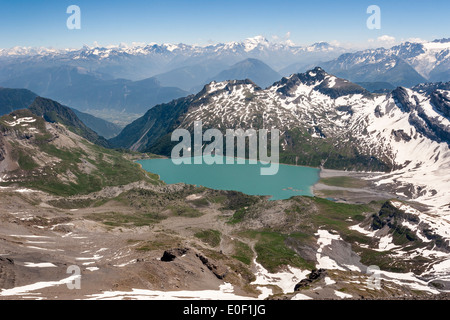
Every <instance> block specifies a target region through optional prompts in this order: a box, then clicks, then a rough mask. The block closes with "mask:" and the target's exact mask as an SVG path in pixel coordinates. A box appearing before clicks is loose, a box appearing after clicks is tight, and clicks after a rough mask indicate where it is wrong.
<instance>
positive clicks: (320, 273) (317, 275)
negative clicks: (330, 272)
mask: <svg viewBox="0 0 450 320" xmlns="http://www.w3.org/2000/svg"><path fill="white" fill-rule="evenodd" d="M326 276H327V270H325V269H314V270H312V271H311V273H310V274H309V275H308V278H305V279H303V280H301V281H300V282H299V283H297V284H296V285H295V287H294V291H299V290H300V289H302V288H304V287H307V286H309V285H310V284H311V283H313V282H315V281H319V280H321V279H323V278H325V277H326Z"/></svg>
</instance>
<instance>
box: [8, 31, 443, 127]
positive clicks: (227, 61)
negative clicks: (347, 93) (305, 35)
mask: <svg viewBox="0 0 450 320" xmlns="http://www.w3.org/2000/svg"><path fill="white" fill-rule="evenodd" d="M449 50H450V41H449V39H441V40H434V41H431V42H405V43H402V44H400V45H396V46H393V47H391V48H388V49H386V48H377V49H368V50H362V51H356V52H352V51H351V50H348V49H344V48H341V47H338V46H333V45H330V44H329V43H326V42H319V43H315V44H313V45H311V46H305V47H302V46H296V45H294V44H292V43H290V42H289V41H286V42H284V43H273V42H270V41H268V40H267V39H265V38H264V37H261V36H257V37H254V38H248V39H246V40H244V41H242V42H230V43H222V44H216V45H208V46H203V47H201V46H195V45H186V44H176V45H175V44H161V45H158V44H149V45H135V46H131V47H129V46H125V45H122V46H107V47H98V46H95V47H88V46H85V47H83V48H81V49H47V48H20V47H16V48H11V49H0V85H2V86H4V87H8V88H25V89H29V90H31V91H33V92H36V93H37V94H38V95H40V96H45V97H48V98H50V99H54V100H56V101H59V102H61V103H63V104H65V105H68V106H70V107H75V108H76V109H78V110H80V111H82V112H87V113H90V114H93V115H95V116H97V117H101V118H103V119H106V120H109V121H113V122H115V123H116V124H119V125H122V126H123V125H126V124H128V123H129V122H131V121H132V120H134V119H136V118H137V117H139V116H141V115H142V114H144V113H145V112H146V111H147V110H148V109H149V108H151V107H153V106H155V105H157V104H160V103H166V102H169V101H171V100H173V99H175V98H179V97H183V96H186V95H187V94H188V93H196V92H198V91H200V90H201V89H202V88H203V86H204V85H206V84H207V83H209V82H211V81H213V80H215V81H223V80H244V79H250V80H252V81H253V82H254V83H256V84H257V85H258V86H260V87H262V88H265V87H267V86H269V85H271V84H272V83H273V82H275V81H276V80H278V79H280V78H281V76H290V75H291V74H294V73H299V72H300V73H302V72H305V71H306V70H307V69H312V68H314V67H315V66H318V65H320V66H321V67H322V68H324V69H325V70H327V71H328V72H329V73H331V74H334V75H336V76H338V77H341V78H344V79H348V80H350V81H352V82H355V83H359V84H361V85H362V86H363V87H365V88H367V89H368V90H369V91H371V92H372V91H373V92H388V91H390V90H392V89H393V87H396V86H403V87H413V86H415V85H418V84H420V83H425V82H430V81H431V82H438V81H443V82H446V81H449V80H450V74H449V73H448V70H449V69H450V68H449V66H450V53H449V52H450V51H449ZM127 79H130V80H127Z"/></svg>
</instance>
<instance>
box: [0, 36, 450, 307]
mask: <svg viewBox="0 0 450 320" xmlns="http://www.w3.org/2000/svg"><path fill="white" fill-rule="evenodd" d="M449 50H450V42H449V41H448V40H446V39H443V40H438V41H433V42H426V43H410V42H407V43H403V44H401V45H398V46H395V47H392V48H390V49H384V48H380V49H370V50H365V51H358V52H346V50H345V49H343V48H339V47H334V46H331V45H329V44H326V43H318V44H315V45H312V46H309V47H298V46H294V45H292V44H291V43H284V44H281V43H277V44H273V43H270V42H269V41H267V40H266V39H264V38H262V37H256V38H250V39H247V40H245V41H244V42H233V43H227V44H217V45H211V46H206V47H198V46H188V45H183V44H179V45H169V44H164V45H156V44H151V45H146V46H134V47H128V46H119V47H104V48H97V47H95V48H89V47H85V48H83V49H80V50H51V49H44V48H41V49H30V48H13V49H2V50H0V70H1V77H0V81H1V85H3V86H5V88H0V110H1V112H2V116H1V117H0V299H259V300H262V299H283V300H290V299H292V300H305V299H448V298H449V295H448V292H449V291H450V149H449V148H450V82H448V81H449V80H450V79H449V75H448V63H449V57H450V56H449ZM136 65H140V67H136ZM126 79H130V80H126ZM143 79H144V80H143ZM10 88H19V89H10ZM180 88H181V89H180ZM30 90H31V91H30ZM115 94H117V96H116V95H115ZM123 95H125V97H131V98H132V99H131V98H129V99H128V98H126V99H122V98H123ZM92 110H95V112H93V113H94V114H90V112H89V111H92ZM102 110H103V113H102V112H101V111H102ZM124 110H125V111H124ZM108 113H110V115H111V114H112V115H114V114H115V115H116V116H117V115H119V116H118V117H119V118H120V116H122V118H126V119H125V120H126V121H125V120H124V119H122V120H124V121H122V122H120V123H118V122H117V117H116V120H113V119H112V118H108V119H105V117H104V114H108ZM102 115H103V116H102ZM125 115H127V116H125ZM130 115H132V116H130ZM128 116H130V117H128ZM106 118H107V117H106ZM131 119H133V121H131ZM106 120H111V121H115V122H116V124H113V123H111V122H108V121H106ZM194 121H201V122H202V126H203V130H207V129H212V128H215V129H218V130H220V131H221V132H222V133H225V130H226V129H243V130H247V129H255V130H261V129H269V130H270V129H279V130H280V162H281V163H283V164H289V165H296V166H300V165H301V166H309V167H314V168H319V169H320V180H319V181H318V183H317V184H315V185H314V186H313V188H312V192H313V196H294V197H291V198H289V199H285V200H270V199H269V198H268V197H267V196H254V195H247V194H244V193H241V192H237V191H233V190H215V189H211V188H207V187H204V186H198V185H189V184H186V183H178V184H166V183H164V182H163V181H162V180H161V179H160V178H159V176H158V175H156V174H154V173H152V172H147V171H145V170H144V169H143V168H142V167H141V166H140V165H138V164H137V163H136V162H135V161H136V160H141V159H154V158H165V157H168V156H170V154H171V150H172V148H173V146H174V145H175V144H176V143H177V142H173V141H171V135H172V133H173V132H174V130H176V129H186V130H188V131H189V132H190V133H192V134H193V130H194ZM125 123H126V124H127V125H126V126H125V127H124V128H123V130H122V129H121V127H120V125H122V126H123V125H124V124H125ZM118 124H119V125H118ZM119 131H120V132H119ZM105 137H106V138H105ZM71 270H72V271H73V270H75V272H72V271H71ZM76 270H78V271H79V272H78V273H77V272H76ZM77 283H78V284H79V286H78V288H77V286H76V284H77ZM74 286H75V289H74ZM205 310H206V309H205ZM214 312H215V311H214Z"/></svg>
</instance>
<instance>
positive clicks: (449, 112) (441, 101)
mask: <svg viewBox="0 0 450 320" xmlns="http://www.w3.org/2000/svg"><path fill="white" fill-rule="evenodd" d="M430 96H431V103H432V104H433V105H434V106H435V107H436V109H438V111H439V112H442V114H443V115H444V116H445V117H447V118H450V97H449V96H448V95H447V94H446V92H445V91H440V90H436V91H434V92H433V93H432V94H431V95H430Z"/></svg>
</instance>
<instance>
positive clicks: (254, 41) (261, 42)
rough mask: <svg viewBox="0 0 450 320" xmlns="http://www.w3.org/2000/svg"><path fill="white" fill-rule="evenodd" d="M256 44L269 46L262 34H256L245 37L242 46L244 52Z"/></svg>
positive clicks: (256, 45) (250, 49) (253, 47)
mask: <svg viewBox="0 0 450 320" xmlns="http://www.w3.org/2000/svg"><path fill="white" fill-rule="evenodd" d="M258 46H262V47H269V46H270V42H269V40H267V39H266V38H264V37H263V36H256V37H253V38H247V39H245V40H244V47H245V51H246V52H249V51H252V50H253V49H255V48H256V47H258Z"/></svg>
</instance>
